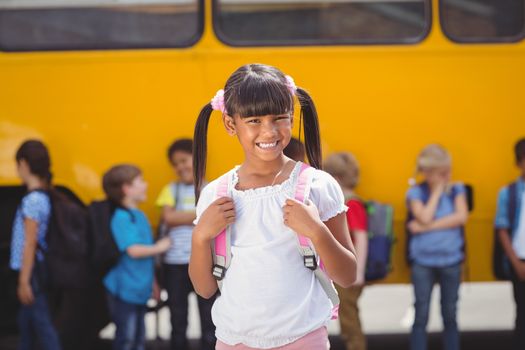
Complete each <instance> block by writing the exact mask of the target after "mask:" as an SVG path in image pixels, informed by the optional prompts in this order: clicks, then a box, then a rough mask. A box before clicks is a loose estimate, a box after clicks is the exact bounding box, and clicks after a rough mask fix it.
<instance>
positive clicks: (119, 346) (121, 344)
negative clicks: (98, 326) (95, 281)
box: [108, 293, 138, 350]
mask: <svg viewBox="0 0 525 350" xmlns="http://www.w3.org/2000/svg"><path fill="white" fill-rule="evenodd" d="M108 301H109V304H110V310H111V319H112V320H113V322H114V323H115V326H116V328H117V329H116V332H115V339H114V340H113V350H133V349H134V346H135V342H136V334H137V324H138V321H137V318H138V314H137V312H136V305H133V304H129V303H126V302H125V301H122V300H120V299H119V298H117V297H115V296H113V295H111V294H110V293H108Z"/></svg>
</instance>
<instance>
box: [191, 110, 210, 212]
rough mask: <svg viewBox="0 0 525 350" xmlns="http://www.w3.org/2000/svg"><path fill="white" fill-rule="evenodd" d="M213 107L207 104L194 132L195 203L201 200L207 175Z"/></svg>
mask: <svg viewBox="0 0 525 350" xmlns="http://www.w3.org/2000/svg"><path fill="white" fill-rule="evenodd" d="M211 112H213V108H212V107H211V103H208V104H207V105H205V106H204V107H203V108H202V110H201V112H200V114H199V117H198V118H197V122H196V123H195V132H194V134H193V181H194V183H195V203H197V201H198V200H199V197H200V193H201V187H202V183H203V180H204V177H205V175H206V152H207V136H208V123H209V122H210V116H211Z"/></svg>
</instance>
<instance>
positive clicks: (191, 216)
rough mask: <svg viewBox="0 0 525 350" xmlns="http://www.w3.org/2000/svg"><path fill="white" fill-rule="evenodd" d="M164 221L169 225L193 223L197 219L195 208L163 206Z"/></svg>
mask: <svg viewBox="0 0 525 350" xmlns="http://www.w3.org/2000/svg"><path fill="white" fill-rule="evenodd" d="M161 215H162V221H163V222H164V223H165V224H166V225H168V226H169V227H176V226H181V225H192V224H193V220H195V210H190V211H181V210H176V209H175V208H173V207H170V206H167V205H165V206H163V207H162V214H161Z"/></svg>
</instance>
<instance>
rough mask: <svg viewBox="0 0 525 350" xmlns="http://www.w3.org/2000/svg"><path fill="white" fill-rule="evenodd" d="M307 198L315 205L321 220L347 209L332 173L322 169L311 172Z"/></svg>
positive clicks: (326, 219)
mask: <svg viewBox="0 0 525 350" xmlns="http://www.w3.org/2000/svg"><path fill="white" fill-rule="evenodd" d="M309 199H310V200H311V201H312V202H313V203H314V204H315V206H316V207H317V210H318V211H319V217H320V218H321V221H328V220H329V219H331V218H333V217H334V216H336V215H338V214H341V213H344V212H346V211H347V210H348V207H347V206H346V205H345V196H344V195H343V191H342V190H341V187H340V186H339V184H338V183H337V181H336V180H335V179H334V178H333V177H332V175H330V174H328V173H327V172H324V171H322V170H314V173H313V174H312V180H311V184H310V195H309Z"/></svg>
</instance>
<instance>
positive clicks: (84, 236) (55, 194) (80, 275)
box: [38, 190, 90, 289]
mask: <svg viewBox="0 0 525 350" xmlns="http://www.w3.org/2000/svg"><path fill="white" fill-rule="evenodd" d="M46 193H48V195H49V198H50V201H51V217H50V220H49V226H48V230H47V233H46V242H47V249H41V247H39V248H38V249H40V250H41V251H43V252H44V255H45V263H46V267H47V271H48V282H49V284H50V286H51V287H52V288H54V289H69V288H85V287H86V286H87V285H88V284H89V279H90V266H89V227H88V220H87V211H86V208H85V206H84V204H83V203H82V202H81V201H80V200H78V198H76V197H75V196H74V195H73V194H72V193H71V192H70V193H69V195H65V194H64V193H61V192H59V191H58V190H51V191H46Z"/></svg>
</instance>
